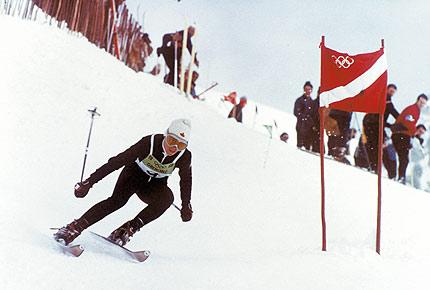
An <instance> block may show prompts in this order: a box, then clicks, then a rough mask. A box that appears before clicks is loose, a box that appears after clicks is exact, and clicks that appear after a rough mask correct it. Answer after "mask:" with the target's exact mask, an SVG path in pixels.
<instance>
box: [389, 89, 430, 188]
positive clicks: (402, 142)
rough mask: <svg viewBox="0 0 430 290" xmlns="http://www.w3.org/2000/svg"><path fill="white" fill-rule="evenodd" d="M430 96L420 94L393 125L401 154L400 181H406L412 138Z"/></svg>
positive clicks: (396, 147) (395, 140)
mask: <svg viewBox="0 0 430 290" xmlns="http://www.w3.org/2000/svg"><path fill="white" fill-rule="evenodd" d="M427 101H428V97H427V96H426V95H424V94H421V95H419V96H418V98H417V101H416V103H415V104H413V105H410V106H409V107H406V109H404V110H403V111H402V113H401V114H400V115H399V117H397V119H396V123H394V125H393V126H392V127H391V131H392V132H393V135H392V137H391V139H392V140H393V145H394V148H395V149H396V151H397V155H399V171H398V172H399V176H398V178H399V181H400V182H402V183H403V184H404V183H405V182H406V180H405V175H406V168H407V167H408V163H409V150H410V149H411V138H412V137H413V136H414V135H415V132H416V126H417V122H418V119H419V118H420V112H421V110H422V109H423V108H424V107H425V106H426V104H427Z"/></svg>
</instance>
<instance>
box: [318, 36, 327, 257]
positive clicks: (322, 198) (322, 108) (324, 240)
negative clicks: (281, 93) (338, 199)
mask: <svg viewBox="0 0 430 290" xmlns="http://www.w3.org/2000/svg"><path fill="white" fill-rule="evenodd" d="M324 45H325V37H324V36H322V37H321V44H320V48H321V49H322V48H323V46H324ZM321 62H322V53H321ZM321 67H322V63H321ZM321 79H322V75H321ZM320 83H321V82H320ZM320 101H321V100H320ZM319 114H320V167H321V225H322V251H327V239H326V236H327V235H326V223H325V181H324V153H325V152H324V150H325V148H324V107H320V108H319Z"/></svg>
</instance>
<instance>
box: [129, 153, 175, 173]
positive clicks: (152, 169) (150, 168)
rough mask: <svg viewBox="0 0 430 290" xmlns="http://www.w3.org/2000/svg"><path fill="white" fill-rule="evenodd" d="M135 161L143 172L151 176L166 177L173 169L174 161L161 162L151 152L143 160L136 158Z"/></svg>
mask: <svg viewBox="0 0 430 290" xmlns="http://www.w3.org/2000/svg"><path fill="white" fill-rule="evenodd" d="M136 163H137V165H139V167H140V169H142V171H143V172H145V173H146V174H147V175H149V176H150V177H153V178H165V177H168V176H170V175H172V173H173V171H174V170H175V163H169V164H162V163H161V162H160V161H158V160H157V159H156V158H155V157H154V156H152V155H151V154H149V155H148V156H147V157H146V158H145V159H143V160H139V158H138V159H136Z"/></svg>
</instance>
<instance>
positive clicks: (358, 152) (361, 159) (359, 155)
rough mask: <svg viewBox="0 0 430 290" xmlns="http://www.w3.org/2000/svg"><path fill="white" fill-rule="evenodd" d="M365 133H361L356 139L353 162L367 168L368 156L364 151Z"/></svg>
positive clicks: (368, 166)
mask: <svg viewBox="0 0 430 290" xmlns="http://www.w3.org/2000/svg"><path fill="white" fill-rule="evenodd" d="M366 142H367V140H366V135H365V134H364V133H363V134H361V136H360V140H359V141H358V146H357V148H356V149H355V152H354V163H355V166H358V167H361V168H366V169H369V168H370V165H369V163H370V162H369V156H368V155H367V151H366Z"/></svg>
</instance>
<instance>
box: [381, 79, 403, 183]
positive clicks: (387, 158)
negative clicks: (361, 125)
mask: <svg viewBox="0 0 430 290" xmlns="http://www.w3.org/2000/svg"><path fill="white" fill-rule="evenodd" d="M396 91H397V86H396V85H395V84H389V85H388V86H387V100H386V103H385V104H386V105H385V112H384V140H385V142H384V147H383V153H382V161H383V164H384V167H385V169H386V170H387V173H388V178H390V179H395V178H396V175H397V174H396V171H397V157H396V149H394V145H393V144H392V142H391V140H390V139H389V138H388V137H387V134H386V131H385V128H390V127H391V125H392V124H390V123H388V118H389V117H390V115H391V116H393V118H394V119H397V117H399V112H398V111H397V110H396V108H395V107H394V104H393V101H392V100H391V99H392V97H393V96H394V94H395V93H396ZM378 128H379V127H378ZM378 132H379V131H378ZM378 136H379V133H378Z"/></svg>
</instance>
